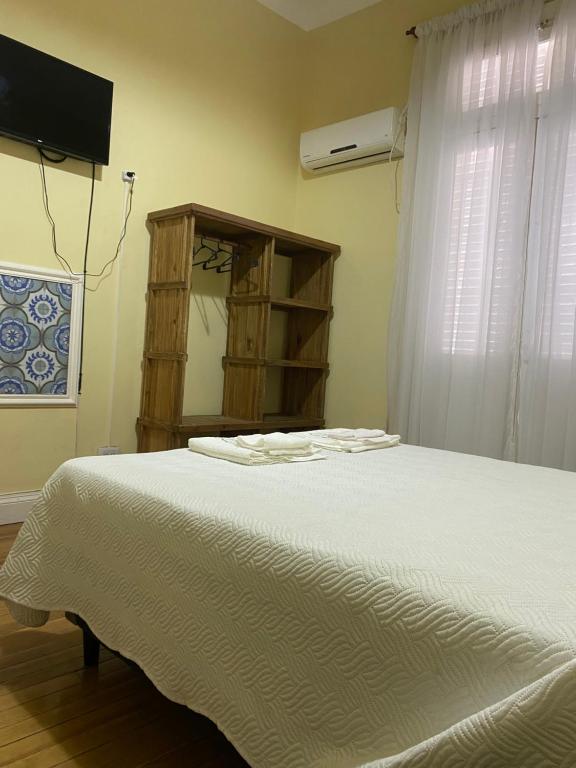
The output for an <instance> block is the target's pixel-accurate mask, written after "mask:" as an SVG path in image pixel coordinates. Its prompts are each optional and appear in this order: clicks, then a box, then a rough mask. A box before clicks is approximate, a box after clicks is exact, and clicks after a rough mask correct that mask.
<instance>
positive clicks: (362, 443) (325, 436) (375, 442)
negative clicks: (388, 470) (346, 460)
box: [308, 429, 400, 453]
mask: <svg viewBox="0 0 576 768" xmlns="http://www.w3.org/2000/svg"><path fill="white" fill-rule="evenodd" d="M342 432H364V433H366V432H377V433H378V435H377V436H367V437H364V438H362V439H352V438H350V437H348V436H346V437H343V438H341V437H337V436H334V435H335V433H340V434H341V433H342ZM308 435H309V436H310V439H311V440H312V444H313V445H315V446H317V447H318V448H325V449H326V450H328V451H342V452H344V453H362V452H363V451H375V450H378V449H382V448H393V447H394V446H395V445H398V443H399V442H400V435H387V434H386V432H382V430H330V429H318V430H315V431H313V432H309V433H308Z"/></svg>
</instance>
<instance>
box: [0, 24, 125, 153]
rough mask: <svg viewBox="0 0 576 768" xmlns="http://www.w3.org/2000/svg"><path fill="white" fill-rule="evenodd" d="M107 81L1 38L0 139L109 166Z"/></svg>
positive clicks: (109, 99)
mask: <svg viewBox="0 0 576 768" xmlns="http://www.w3.org/2000/svg"><path fill="white" fill-rule="evenodd" d="M113 88H114V84H113V83H111V82H110V80H105V79H104V78H103V77H98V75H93V74H92V73H91V72H86V70H84V69H80V68H79V67H75V66H73V65H72V64H68V63H67V62H65V61H61V60H60V59H56V58H54V56H49V55H48V54H46V53H42V52H41V51H37V50H36V49H35V48H30V46H28V45H24V44H23V43H19V42H18V41H17V40H12V39H11V38H9V37H5V36H4V35H0V134H3V135H4V136H8V137H9V138H11V139H17V140H19V141H24V142H26V143H28V144H35V145H37V146H39V147H42V148H43V149H47V150H53V151H56V152H59V153H61V154H64V155H69V156H70V157H76V158H79V159H80V160H89V161H92V162H95V163H98V164H99V165H108V156H109V150H110V123H111V119H112V91H113Z"/></svg>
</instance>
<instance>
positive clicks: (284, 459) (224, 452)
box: [188, 437, 325, 466]
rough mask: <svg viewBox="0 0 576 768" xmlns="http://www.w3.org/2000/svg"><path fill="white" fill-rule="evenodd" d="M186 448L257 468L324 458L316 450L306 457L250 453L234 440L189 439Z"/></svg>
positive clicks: (215, 438) (259, 452) (217, 438)
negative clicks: (263, 465)
mask: <svg viewBox="0 0 576 768" xmlns="http://www.w3.org/2000/svg"><path fill="white" fill-rule="evenodd" d="M188 448H189V449H190V450H191V451H193V452H194V453H201V454H202V455H203V456H210V457H211V458H213V459H224V460H225V461H233V462H234V463H236V464H245V465H247V466H257V465H261V464H287V463H291V462H298V461H317V460H318V459H323V458H325V457H324V455H323V454H322V452H321V451H320V450H319V449H317V448H312V449H311V452H310V454H308V455H305V456H303V455H298V456H286V455H284V454H283V455H280V456H275V455H271V454H267V453H263V452H261V451H252V450H250V449H249V448H242V447H240V446H238V445H236V444H235V442H234V438H222V437H191V438H190V440H188Z"/></svg>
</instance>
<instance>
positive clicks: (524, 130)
mask: <svg viewBox="0 0 576 768" xmlns="http://www.w3.org/2000/svg"><path fill="white" fill-rule="evenodd" d="M542 7H543V0H516V1H515V0H508V1H506V0H487V1H485V2H481V3H476V4H475V5H472V6H468V7H465V8H463V9H461V10H460V11H458V12H456V13H454V14H451V15H450V16H448V17H444V18H442V19H439V20H436V21H433V22H428V23H426V24H424V25H421V26H420V27H419V28H418V29H417V34H418V35H419V38H420V39H419V41H418V43H417V50H416V54H415V57H416V58H415V62H414V67H413V76H412V84H411V94H410V103H409V111H408V136H407V143H406V160H405V165H404V191H403V205H402V217H401V223H400V243H399V263H398V271H397V283H396V289H395V298H394V305H393V310H392V317H391V333H390V345H389V372H390V373H389V414H390V431H393V432H399V433H400V434H402V436H403V438H404V439H405V441H406V442H409V443H416V444H420V445H426V446H431V447H436V448H447V449H450V450H457V451H465V452H469V453H479V454H483V455H486V456H494V457H505V458H516V454H517V453H518V452H519V448H518V445H517V443H516V435H517V426H518V425H519V422H518V412H517V400H518V390H519V386H520V379H519V375H518V371H519V362H520V359H519V358H520V338H521V328H522V325H523V321H524V322H525V323H526V325H528V324H529V323H530V320H529V319H528V318H527V317H524V313H523V306H524V303H523V302H524V293H525V280H526V270H527V257H526V246H527V238H528V231H529V227H528V224H529V209H530V197H531V188H532V174H533V167H534V153H535V149H536V148H535V138H536V126H537V120H536V118H537V109H538V71H537V69H538V68H537V61H538V56H537V54H538V29H537V27H538V24H539V21H540V17H541V13H542ZM566 45H567V46H568V45H569V42H568V41H567V43H566ZM551 125H552V123H551ZM553 141H554V139H553V138H552V137H550V142H553ZM550 151H553V150H552V149H550ZM542 162H543V169H542V173H544V174H546V173H550V171H549V170H547V169H546V160H545V158H544V159H543V161H542ZM574 170H575V171H576V167H575V169H574ZM575 189H576V188H575ZM545 204H547V203H546V201H545V200H543V205H545ZM566 215H567V216H569V213H568V212H567V214H566ZM558 229H559V231H564V230H563V228H562V224H561V223H558ZM575 231H576V230H575ZM556 236H559V235H556V234H554V233H552V232H550V233H549V234H544V233H542V235H541V238H544V239H545V238H553V237H556ZM535 238H536V235H534V238H533V239H535ZM535 247H536V246H535ZM544 247H545V246H544ZM536 271H537V272H538V276H534V277H533V279H532V283H533V284H534V285H532V284H531V289H530V290H531V291H532V292H533V293H534V294H538V293H542V292H544V293H547V294H550V293H551V292H552V293H553V292H554V287H553V286H551V283H553V281H554V277H553V275H555V274H556V272H557V268H556V266H555V265H550V268H549V273H550V274H549V275H548V276H547V277H546V276H544V275H542V274H541V270H536ZM546 281H547V282H546ZM544 283H546V284H545V285H544ZM547 317H548V316H547ZM572 321H573V317H572ZM546 322H548V324H549V325H550V323H551V322H553V321H552V320H551V319H550V321H548V320H547V319H546V318H544V317H534V318H533V319H532V325H533V333H535V334H540V336H541V338H542V344H543V345H544V344H545V340H544V337H545V331H544V330H543V326H544V325H545V324H546ZM558 322H561V321H560V320H558ZM572 327H573V326H572ZM526 367H527V368H528V365H527V366H526ZM571 370H572V375H574V374H573V369H571ZM525 378H526V380H528V378H530V380H531V385H530V386H531V387H532V391H533V393H534V394H533V396H532V401H531V400H530V398H529V397H528V396H527V397H526V407H527V408H529V409H533V408H534V407H535V403H534V402H533V401H534V399H535V398H536V399H538V400H540V399H542V397H544V395H543V394H542V391H541V390H542V381H543V378H546V374H545V373H544V372H543V370H538V371H536V370H533V371H532V370H531V371H530V374H528V371H527V372H526V377H525ZM549 394H550V396H551V397H554V395H553V393H551V392H549ZM522 423H524V421H522ZM523 436H524V439H523V442H522V445H523V446H524V445H526V450H528V445H529V443H530V438H529V436H528V434H527V432H526V433H523ZM523 450H524V449H523Z"/></svg>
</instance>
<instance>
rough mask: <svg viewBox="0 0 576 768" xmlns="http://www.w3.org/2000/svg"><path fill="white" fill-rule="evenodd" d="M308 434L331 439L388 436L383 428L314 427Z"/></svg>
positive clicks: (364, 438)
mask: <svg viewBox="0 0 576 768" xmlns="http://www.w3.org/2000/svg"><path fill="white" fill-rule="evenodd" d="M310 434H312V435H316V436H318V437H329V438H330V439H332V440H356V441H358V440H372V439H374V438H377V437H388V435H387V434H386V432H384V430H383V429H344V428H340V429H316V430H314V432H311V433H310Z"/></svg>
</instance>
